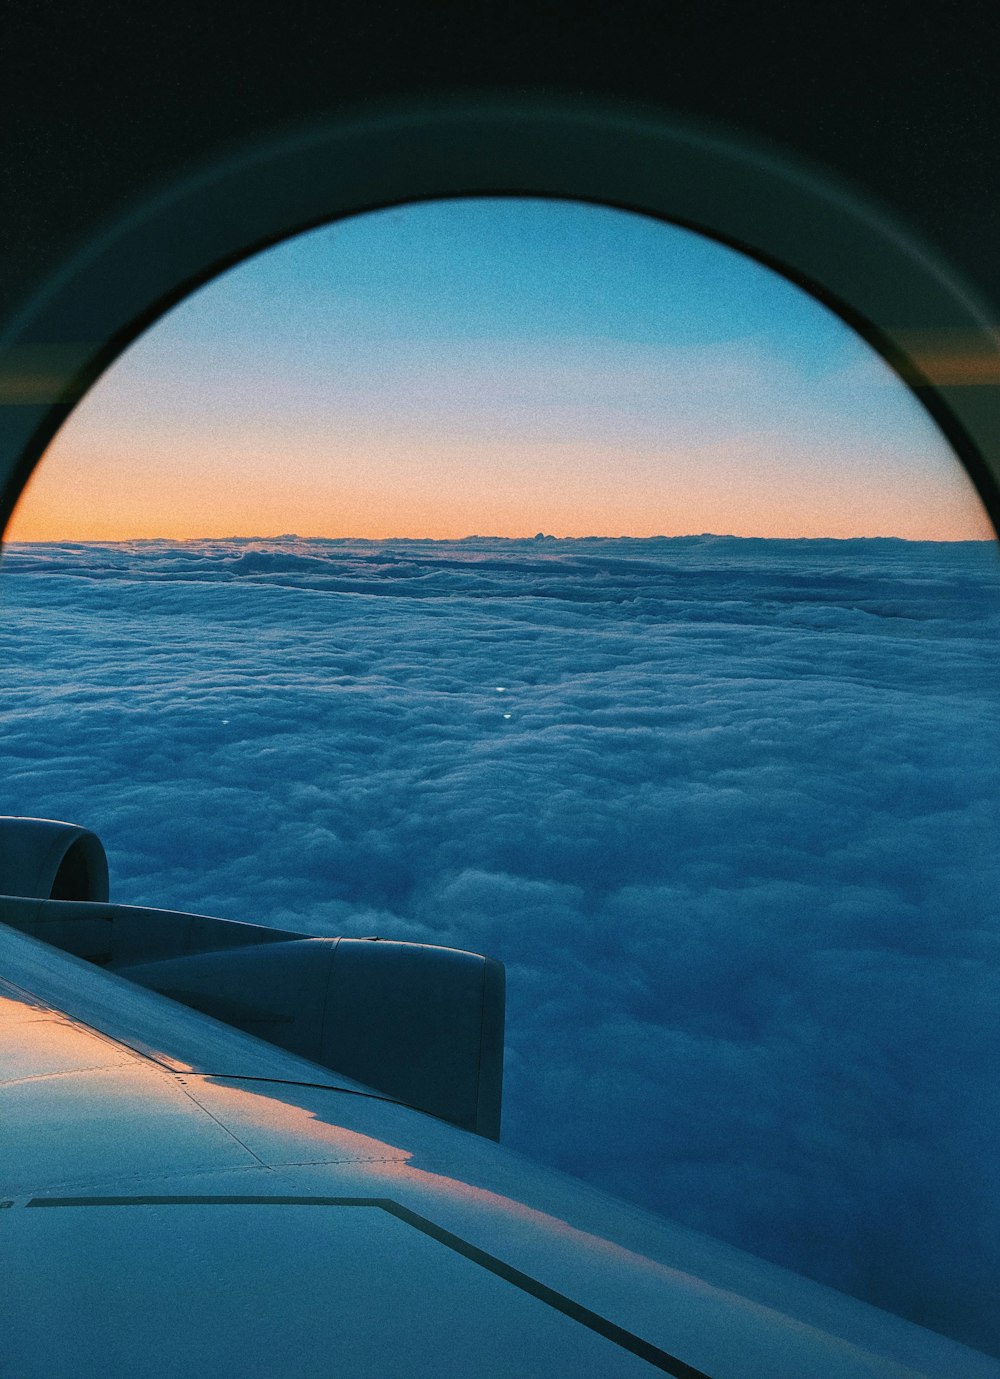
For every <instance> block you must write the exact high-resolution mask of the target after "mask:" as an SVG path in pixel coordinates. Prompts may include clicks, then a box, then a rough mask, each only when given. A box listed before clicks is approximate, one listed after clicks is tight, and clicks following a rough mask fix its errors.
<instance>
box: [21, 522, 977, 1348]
mask: <svg viewBox="0 0 1000 1379" xmlns="http://www.w3.org/2000/svg"><path fill="white" fill-rule="evenodd" d="M4 563H5V577H4V580H3V585H2V587H3V616H2V629H3V638H4V642H5V646H4V648H3V651H2V655H3V664H4V666H5V676H4V684H3V688H2V698H3V704H4V714H3V718H2V729H0V731H2V737H0V749H2V753H3V764H4V775H5V789H4V798H3V801H2V805H3V809H4V811H5V812H10V813H24V814H38V815H47V816H50V817H57V818H60V817H61V818H68V819H72V820H74V821H77V822H80V823H85V824H88V825H90V826H91V827H94V828H95V829H97V830H98V831H99V832H100V834H101V835H102V837H103V838H104V839H105V841H106V843H107V845H108V850H109V855H110V859H111V866H112V884H113V887H114V892H113V893H114V894H115V896H116V897H117V898H119V899H121V900H125V901H130V902H133V903H143V904H159V905H167V906H173V907H177V908H189V909H198V910H202V911H207V912H215V913H219V914H223V915H229V916H233V917H237V918H247V919H253V920H258V921H264V922H271V923H275V924H279V925H287V926H291V927H300V928H302V929H304V930H305V929H307V930H309V931H311V932H315V933H347V934H357V935H363V934H373V933H379V934H382V935H385V936H387V937H400V938H415V939H420V940H429V941H434V942H443V943H451V944H456V945H459V946H464V947H470V948H475V949H479V950H482V951H486V952H490V953H493V954H495V955H496V956H498V957H500V958H502V959H504V961H505V962H506V963H507V964H508V975H509V1017H508V1019H509V1023H508V1059H507V1090H506V1100H505V1124H504V1138H505V1140H506V1141H507V1142H508V1143H510V1144H513V1145H515V1146H516V1147H518V1148H521V1149H523V1150H525V1151H527V1152H528V1153H531V1154H534V1155H537V1156H539V1157H541V1158H544V1159H546V1160H548V1161H549V1162H552V1163H555V1164H557V1165H560V1166H562V1167H564V1168H566V1169H568V1170H570V1171H572V1172H575V1173H579V1174H581V1175H583V1176H585V1177H587V1178H589V1179H591V1180H592V1181H594V1182H596V1183H598V1184H600V1185H602V1186H605V1187H608V1188H610V1189H612V1190H614V1191H616V1192H618V1193H621V1194H623V1195H624V1196H626V1197H630V1198H633V1199H635V1200H637V1201H640V1202H643V1203H645V1204H646V1205H648V1206H651V1207H653V1208H655V1209H658V1210H660V1211H663V1212H664V1213H666V1214H668V1215H669V1216H671V1217H674V1218H676V1219H679V1220H682V1221H684V1222H686V1223H688V1224H689V1225H691V1226H694V1227H696V1228H699V1229H703V1230H706V1231H708V1232H710V1233H712V1234H716V1235H719V1236H722V1237H725V1238H727V1239H729V1240H733V1241H736V1242H737V1243H739V1244H741V1245H744V1246H746V1247H747V1248H749V1249H752V1250H754V1251H756V1252H758V1253H762V1254H764V1255H766V1256H768V1257H770V1258H772V1259H776V1260H778V1261H780V1262H782V1263H785V1264H788V1265H789V1266H790V1267H792V1268H795V1269H799V1270H801V1271H804V1272H806V1273H809V1274H811V1275H813V1276H814V1277H817V1278H821V1279H823V1280H825V1281H827V1282H829V1283H832V1284H833V1285H834V1286H836V1287H839V1288H843V1289H845V1290H847V1291H849V1292H854V1293H857V1294H859V1295H860V1296H863V1297H866V1298H869V1299H870V1300H872V1301H874V1302H876V1303H878V1304H880V1305H883V1306H887V1307H889V1308H891V1309H894V1310H897V1311H900V1312H902V1313H904V1314H906V1315H908V1316H911V1317H915V1318H916V1319H917V1320H920V1321H923V1322H924V1323H926V1324H928V1325H931V1326H935V1327H938V1328H940V1329H942V1330H945V1331H948V1332H950V1333H952V1334H957V1335H959V1336H961V1337H963V1338H965V1339H968V1340H970V1341H971V1342H972V1343H974V1344H978V1345H980V1346H981V1347H984V1348H993V1349H998V1348H1000V1324H998V1322H997V1320H996V1315H995V1308H994V1305H993V1299H992V1296H991V1290H990V1288H989V1285H990V1283H991V1281H993V1280H995V1279H996V1278H997V1277H998V1276H1000V1179H998V1177H997V1174H996V1172H995V1139H996V1135H997V1132H998V1130H1000V1079H998V1078H997V1068H998V1067H1000V1018H998V1017H1000V997H998V991H1000V982H998V974H1000V924H998V919H997V905H996V900H997V896H998V895H1000V857H998V848H997V839H998V837H1000V712H998V710H1000V676H998V673H997V672H998V665H997V654H996V647H997V633H998V631H1000V566H998V562H997V559H996V553H995V550H994V548H993V547H991V546H989V545H986V544H982V543H971V544H954V545H937V544H933V543H907V542H899V541H888V540H886V541H857V542H834V541H829V542H828V541H809V542H769V541H756V540H736V539H730V538H719V537H693V538H683V539H674V540H667V539H663V540H652V541H632V540H624V539H623V540H620V541H612V540H574V541H558V542H556V541H553V540H551V539H546V540H535V541H524V542H511V541H499V540H490V539H486V538H483V539H479V538H476V539H470V540H469V541H466V542H460V543H435V542H402V541H400V542H389V543H372V542H367V543H366V542H338V541H299V540H296V539H294V538H287V539H279V540H275V541H267V542H246V541H235V540H233V541H215V542H201V543H193V544H172V543H168V542H162V543H161V542H150V543H136V544H134V545H121V546H114V545H112V546H71V545H63V546H13V547H11V548H9V549H8V551H7V553H6V556H5V562H4Z"/></svg>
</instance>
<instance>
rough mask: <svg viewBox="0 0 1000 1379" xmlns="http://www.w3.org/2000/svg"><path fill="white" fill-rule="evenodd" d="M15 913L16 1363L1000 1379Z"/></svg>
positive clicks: (22, 1377) (12, 1195) (11, 1137)
mask: <svg viewBox="0 0 1000 1379" xmlns="http://www.w3.org/2000/svg"><path fill="white" fill-rule="evenodd" d="M49 903H51V904H57V903H59V902H49ZM62 903H63V904H64V905H65V904H67V903H72V902H62ZM3 905H6V910H5V911H4V912H5V914H6V916H7V918H11V917H12V916H13V917H14V918H16V919H18V922H19V924H20V925H21V928H13V927H10V925H6V924H0V972H2V973H3V978H4V980H3V981H2V982H0V1028H2V1043H0V1048H2V1051H3V1052H2V1058H0V1067H2V1084H3V1090H2V1103H3V1111H2V1117H0V1124H2V1133H0V1192H2V1196H3V1200H2V1201H0V1207H3V1208H5V1209H4V1210H0V1240H2V1249H3V1255H2V1257H3V1259H4V1265H5V1267H4V1304H3V1312H4V1314H5V1315H4V1320H3V1325H2V1326H0V1374H4V1375H11V1376H17V1379H35V1376H39V1379H41V1376H45V1379H53V1376H55V1377H56V1379H61V1377H62V1376H66V1377H67V1379H69V1377H71V1379H89V1377H90V1376H98V1375H100V1376H102V1379H103V1376H106V1375H108V1374H114V1375H129V1376H132V1375H141V1376H143V1379H159V1376H168V1375H169V1376H171V1379H173V1377H174V1376H177V1375H179V1374H187V1373H196V1372H197V1373H204V1374H211V1375H214V1376H228V1375H233V1376H241V1379H254V1377H255V1376H261V1377H263V1376H268V1379H271V1377H272V1376H275V1375H279V1374H280V1375H282V1376H302V1377H303V1379H305V1376H309V1377H310V1379H312V1376H319V1375H323V1376H328V1375H337V1376H340V1375H344V1376H348V1375H349V1376H372V1379H383V1377H384V1376H432V1375H433V1376H450V1375H463V1376H467V1375H470V1374H488V1375H490V1376H512V1377H513V1376H516V1379H529V1376H536V1375H537V1376H543V1375H544V1376H547V1377H548V1379H551V1376H561V1375H566V1376H570V1375H572V1376H579V1375H590V1374H594V1375H601V1376H618V1375H621V1376H633V1375H634V1376H642V1375H651V1374H654V1373H662V1374H668V1375H673V1376H675V1379H699V1376H711V1379H748V1377H749V1376H768V1379H785V1377H786V1376H787V1379H792V1376H795V1379H803V1376H808V1379H828V1377H829V1379H833V1376H837V1379H844V1377H845V1376H849V1377H850V1379H853V1377H854V1376H862V1375H864V1376H876V1375H877V1376H889V1377H890V1379H897V1377H898V1379H904V1376H906V1377H907V1379H912V1376H917V1375H922V1376H935V1379H946V1377H947V1379H980V1377H982V1379H986V1376H990V1377H991V1379H997V1376H998V1375H1000V1365H998V1364H997V1362H996V1361H994V1360H992V1359H990V1358H988V1357H986V1356H984V1355H980V1354H978V1353H976V1352H974V1351H972V1350H969V1349H967V1348H966V1347H964V1346H961V1345H958V1344H956V1343H953V1342H951V1341H948V1340H946V1339H944V1338H942V1337H940V1336H938V1335H936V1334H934V1333H932V1332H929V1331H926V1330H923V1329H922V1328H920V1327H918V1326H914V1325H912V1324H910V1323H907V1322H904V1321H902V1320H900V1319H898V1318H895V1317H893V1316H890V1315H888V1314H885V1313H882V1312H880V1311H878V1310H877V1309H875V1308H872V1307H869V1306H867V1305H865V1304H863V1303H860V1302H856V1301H854V1300H853V1299H850V1298H847V1297H845V1296H843V1295H841V1294H838V1293H836V1292H834V1291H832V1290H830V1289H827V1288H825V1287H823V1286H821V1285H818V1284H814V1283H812V1282H810V1281H808V1280H804V1279H801V1278H799V1277H797V1276H795V1275H793V1274H791V1273H788V1272H786V1271H785V1270H783V1269H780V1268H777V1267H774V1266H771V1265H768V1264H765V1263H763V1262H761V1261H759V1260H755V1259H753V1258H752V1257H750V1256H748V1255H746V1254H743V1253H741V1252H740V1251H738V1250H735V1249H732V1248H729V1247H727V1246H725V1245H722V1244H719V1243H716V1242H713V1241H710V1240H708V1239H706V1238H704V1237H701V1236H698V1235H696V1234H694V1233H692V1232H689V1231H686V1230H684V1229H681V1228H679V1227H676V1226H673V1225H670V1224H669V1223H667V1222H664V1221H662V1220H660V1219H658V1218H656V1217H655V1216H653V1215H651V1214H648V1213H646V1212H643V1211H641V1210H639V1209H637V1208H634V1207H631V1206H628V1205H626V1204H624V1203H622V1202H619V1201H616V1200H614V1199H613V1198H610V1197H608V1196H605V1195H604V1194H602V1193H600V1192H597V1191H595V1190H594V1189H592V1188H589V1187H587V1186H585V1185H584V1184H582V1183H579V1182H576V1181H574V1180H572V1179H570V1178H567V1177H564V1176H562V1175H560V1174H558V1173H554V1172H551V1171H549V1170H547V1169H543V1168H540V1167H538V1166H536V1165H534V1164H532V1163H530V1162H528V1161H527V1160H525V1159H524V1158H522V1157H521V1156H520V1155H518V1154H516V1153H514V1152H512V1151H510V1150H508V1149H505V1148H504V1147H502V1146H501V1145H499V1144H497V1143H495V1142H494V1141H493V1140H492V1139H491V1138H489V1136H488V1135H487V1134H483V1133H479V1134H477V1133H473V1132H470V1131H469V1130H462V1129H459V1128H457V1126H455V1125H454V1124H449V1123H447V1121H446V1120H445V1119H443V1118H442V1117H441V1116H432V1115H430V1114H427V1113H426V1112H423V1111H419V1110H415V1109H413V1108H412V1107H409V1106H406V1105H403V1104H400V1102H399V1100H398V1099H395V1098H392V1097H390V1096H388V1095H386V1094H385V1093H382V1092H379V1091H377V1090H375V1089H373V1088H372V1087H370V1086H365V1085H363V1084H361V1083H360V1082H357V1081H355V1080H352V1079H349V1078H345V1077H342V1076H340V1075H339V1074H337V1073H335V1072H333V1071H332V1070H331V1069H330V1068H329V1067H327V1066H324V1065H323V1064H321V1063H318V1062H314V1061H310V1060H308V1059H305V1058H303V1057H300V1056H298V1055H296V1054H294V1053H291V1052H289V1051H287V1050H284V1049H280V1048H278V1047H276V1046H275V1045H274V1044H272V1043H270V1042H267V1041H264V1040H262V1039H260V1038H258V1037H256V1036H255V1035H253V1034H250V1033H247V1032H245V1031H241V1030H238V1029H234V1028H231V1027H230V1026H228V1025H226V1024H224V1023H222V1022H221V1021H219V1020H217V1019H215V1018H214V1017H212V1016H211V1015H208V1014H206V1013H204V1012H203V1011H200V1010H196V1009H191V1008H188V1007H186V1006H184V1005H181V1004H179V1003H178V1002H177V1001H176V1000H174V999H172V998H170V997H168V996H166V995H164V994H162V992H159V991H154V990H149V989H145V988H144V987H142V986H139V985H136V983H135V982H134V981H132V980H129V979H128V978H127V977H125V976H123V975H121V974H120V973H117V972H114V971H110V970H108V968H107V966H105V967H104V968H102V967H100V966H97V965H95V963H94V962H93V961H88V960H87V959H86V958H83V957H80V956H77V955H74V954H73V953H69V952H65V951H60V950H59V949H57V948H55V947H53V946H52V945H51V944H49V943H47V942H45V941H43V940H42V939H40V938H38V937H35V936H32V934H30V933H28V932H23V931H22V930H23V928H24V927H26V920H25V916H24V912H23V911H19V910H18V908H17V902H11V901H7V902H2V903H0V908H3ZM83 912H84V916H85V917H86V915H87V914H88V913H90V912H89V911H88V910H87V906H86V904H85V903H84V904H83ZM36 914H37V912H36ZM188 918H189V917H188ZM88 922H89V921H88ZM217 923H224V921H217ZM540 1056H542V1055H541V1051H540Z"/></svg>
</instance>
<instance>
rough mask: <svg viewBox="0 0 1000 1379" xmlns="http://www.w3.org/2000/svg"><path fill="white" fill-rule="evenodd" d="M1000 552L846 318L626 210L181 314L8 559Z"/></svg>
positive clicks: (549, 204) (409, 236)
mask: <svg viewBox="0 0 1000 1379" xmlns="http://www.w3.org/2000/svg"><path fill="white" fill-rule="evenodd" d="M537 531H545V532H547V533H550V534H553V535H556V536H582V535H622V534H628V535H635V536H648V535H655V534H665V535H676V534H686V533H698V532H706V531H711V532H718V533H732V534H736V535H756V536H836V537H847V536H876V535H894V536H904V537H910V538H931V539H941V540H951V539H968V538H980V539H983V538H988V537H991V536H992V535H993V532H992V529H991V527H990V525H989V522H988V519H987V518H986V516H985V514H984V512H983V510H982V508H981V506H980V504H979V501H978V499H977V498H976V496H975V494H974V492H973V490H972V488H971V485H970V484H969V482H968V480H967V479H966V477H965V474H964V472H963V471H962V469H961V467H960V466H959V464H958V462H957V461H956V460H955V459H954V457H953V455H952V453H951V451H950V449H949V447H948V446H947V444H946V442H945V441H944V439H943V438H942V437H941V436H940V434H939V433H938V431H937V429H936V428H935V426H934V425H933V423H932V422H931V421H930V420H929V418H928V417H927V416H926V415H925V413H924V412H923V410H922V408H921V407H920V406H919V404H918V403H917V402H916V400H915V399H914V397H913V396H912V395H911V394H910V393H909V392H908V390H907V389H906V388H905V387H904V386H903V384H902V383H900V382H899V381H898V380H897V379H896V377H895V376H894V375H893V374H892V373H891V371H890V370H889V369H888V367H887V366H886V365H884V364H883V363H882V361H881V360H880V359H879V358H878V357H877V356H876V355H875V354H874V353H873V351H871V350H870V349H869V347H868V346H867V345H866V344H865V343H864V342H863V341H861V340H860V339H859V338H858V337H857V336H855V335H854V334H853V333H852V332H851V331H850V330H848V328H847V327H846V326H844V325H843V324H842V323H841V322H840V320H839V319H838V318H837V317H835V316H834V315H833V314H832V313H830V312H829V311H828V310H826V308H824V307H822V306H820V305H819V304H818V303H817V302H815V301H814V300H813V299H812V298H810V297H808V296H807V295H805V294H804V293H803V292H802V291H800V290H799V289H798V288H796V287H794V286H792V285H791V284H790V283H788V282H786V281H785V280H784V279H782V278H781V277H779V276H778V275H776V274H775V273H772V272H771V271H770V270H768V269H765V268H763V267H761V266H760V265H758V264H756V263H754V262H752V261H751V260H749V259H747V258H745V257H744V256H742V255H740V254H737V253H735V252H733V251H731V250H728V249H725V248H723V247H721V246H719V245H717V244H715V243H713V242H711V241H708V240H706V239H704V238H702V237H700V236H697V235H695V234H693V233H691V232H688V231H685V230H681V229H678V228H676V227H672V226H667V225H663V224H661V223H659V222H656V221H652V220H649V219H645V218H643V217H640V216H636V215H631V214H626V213H623V212H620V211H615V210H610V209H608V208H603V207H593V206H586V205H582V204H577V203H567V202H554V201H539V200H528V199H523V200H490V199H475V200H460V201H450V202H436V203H425V204H421V205H414V206H407V207H402V208H397V209H392V210H387V211H381V212H377V213H374V214H370V215H366V216H362V217H358V218H356V219H353V220H349V221H345V222H342V223H340V224H337V225H333V226H330V227H327V228H324V229H321V230H317V231H314V232H312V233H310V234H307V235H303V236H300V237H299V238H297V239H295V240H292V241H289V242H287V243H286V244H283V245H280V246H278V247H277V248H274V249H271V250H269V251H267V252H265V253H263V254H261V255H258V256H257V257H256V258H254V259H251V260H249V261H247V262H246V263H244V264H242V265H240V266H239V267H237V268H235V269H233V270H231V271H230V272H228V273H226V274H224V275H223V276H222V277H220V278H218V279H216V280H215V281H214V282H213V283H211V284H209V285H208V286H207V287H205V288H203V289H202V290H201V291H199V292H197V293H195V294H194V295H193V296H192V297H190V298H189V299H188V300H186V301H185V302H183V303H182V304H181V305H180V306H178V307H176V308H175V309H174V310H173V311H171V312H170V313H169V314H168V315H167V316H166V317H164V318H163V319H162V320H161V321H160V322H159V323H158V324H156V325H155V326H154V327H152V328H151V329H150V330H149V331H148V332H147V333H146V334H145V335H144V336H142V337H141V338H140V339H139V340H137V341H136V342H135V344H133V346H132V347H131V348H130V349H129V350H128V351H126V353H125V354H124V355H123V356H122V357H121V358H120V359H119V360H118V362H117V363H116V364H115V365H114V366H113V367H112V368H111V369H110V370H109V371H108V372H107V373H106V374H105V375H104V377H103V378H102V379H101V380H100V382H99V383H98V384H97V385H96V387H95V388H94V389H93V390H92V391H91V393H90V394H89V395H88V396H87V397H86V398H85V400H84V401H83V403H82V404H81V405H80V406H79V407H78V408H77V410H76V411H75V413H74V414H73V415H72V416H71V418H70V419H69V421H68V422H67V424H66V425H65V426H64V428H63V430H62V431H61V432H60V433H59V435H58V436H57V437H56V440H55V441H54V443H53V444H52V446H51V447H50V450H49V453H48V455H47V457H46V458H45V459H44V461H43V462H42V465H41V466H40V469H39V471H38V472H37V474H36V476H35V478H34V479H33V480H32V482H31V484H30V486H29V488H28V490H27V493H26V496H25V497H24V499H23V500H22V503H21V505H20V506H19V508H18V510H17V512H16V514H15V517H14V520H13V523H12V525H11V528H10V529H9V531H8V533H7V535H8V538H10V539H14V540H23V541H37V540H102V541H108V540H112V541H113V540H124V539H129V538H139V537H168V538H177V539H187V538H194V537H205V536H217V537H221V536H267V535H277V534H281V533H298V534H299V535H302V536H332V537H337V536H356V537H369V538H385V537H404V536H406V537H437V538H457V537H463V536H467V535H471V534H474V533H476V534H484V535H499V536H531V535H534V534H535V532H537Z"/></svg>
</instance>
